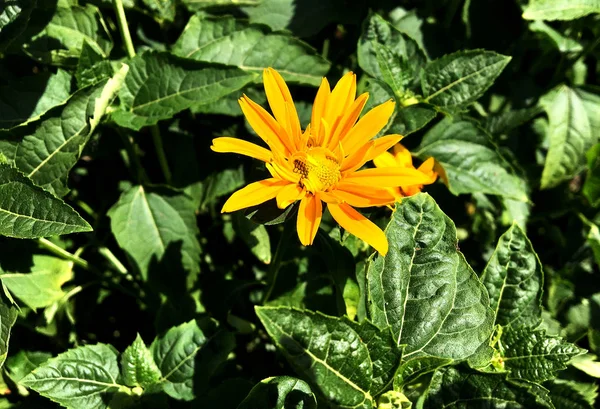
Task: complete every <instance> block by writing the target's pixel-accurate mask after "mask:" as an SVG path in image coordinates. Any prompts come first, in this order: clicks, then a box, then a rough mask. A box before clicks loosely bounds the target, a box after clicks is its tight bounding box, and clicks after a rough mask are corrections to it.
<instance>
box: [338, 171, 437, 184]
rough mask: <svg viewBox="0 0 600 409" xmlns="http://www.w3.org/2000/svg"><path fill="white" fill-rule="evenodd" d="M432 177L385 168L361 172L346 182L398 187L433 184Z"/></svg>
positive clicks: (352, 175) (351, 174)
mask: <svg viewBox="0 0 600 409" xmlns="http://www.w3.org/2000/svg"><path fill="white" fill-rule="evenodd" d="M432 179H433V180H435V178H432V176H429V175H426V174H424V173H423V172H420V171H418V170H416V169H414V168H400V167H385V168H374V169H364V170H359V171H357V172H354V173H350V174H348V175H346V176H345V177H344V180H346V181H348V182H352V183H359V184H361V185H371V186H378V187H397V186H410V185H421V184H429V183H432Z"/></svg>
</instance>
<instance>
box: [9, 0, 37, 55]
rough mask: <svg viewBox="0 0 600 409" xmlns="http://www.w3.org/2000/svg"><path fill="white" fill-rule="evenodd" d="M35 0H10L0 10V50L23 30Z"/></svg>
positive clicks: (35, 3)
mask: <svg viewBox="0 0 600 409" xmlns="http://www.w3.org/2000/svg"><path fill="white" fill-rule="evenodd" d="M36 6H37V0H12V1H11V2H10V3H8V2H6V3H5V5H4V6H3V7H2V9H1V10H0V52H3V51H4V50H5V49H6V48H8V47H9V46H10V44H11V43H12V42H13V41H14V40H15V39H17V38H19V37H20V35H21V33H22V32H23V31H25V29H26V28H27V25H28V24H29V20H30V17H31V13H32V11H33V10H34V9H35V8H36Z"/></svg>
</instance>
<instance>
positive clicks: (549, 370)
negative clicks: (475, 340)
mask: <svg viewBox="0 0 600 409" xmlns="http://www.w3.org/2000/svg"><path fill="white" fill-rule="evenodd" d="M498 347H499V351H500V354H501V356H502V361H503V364H504V369H505V370H507V371H509V375H508V377H509V378H516V379H524V380H527V381H531V382H544V381H547V380H549V379H553V378H555V377H556V372H558V371H560V370H563V369H565V368H566V367H567V363H568V362H569V360H570V359H571V358H573V357H574V356H576V355H580V354H582V353H583V352H584V351H583V350H582V349H580V348H578V347H577V346H575V345H574V344H571V343H569V342H566V341H564V340H563V339H562V338H560V337H550V336H548V335H546V332H545V331H544V330H535V331H532V330H531V329H530V328H527V327H519V328H512V327H509V328H504V331H503V333H502V337H501V338H500V342H499V343H498Z"/></svg>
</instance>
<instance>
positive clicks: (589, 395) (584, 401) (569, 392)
mask: <svg viewBox="0 0 600 409" xmlns="http://www.w3.org/2000/svg"><path fill="white" fill-rule="evenodd" d="M544 386H545V387H547V388H548V390H549V391H550V397H551V398H552V403H554V408H555V409H593V408H594V402H595V400H596V397H597V396H598V385H596V384H589V383H580V382H574V381H566V380H562V379H555V380H553V381H552V382H546V383H545V384H544Z"/></svg>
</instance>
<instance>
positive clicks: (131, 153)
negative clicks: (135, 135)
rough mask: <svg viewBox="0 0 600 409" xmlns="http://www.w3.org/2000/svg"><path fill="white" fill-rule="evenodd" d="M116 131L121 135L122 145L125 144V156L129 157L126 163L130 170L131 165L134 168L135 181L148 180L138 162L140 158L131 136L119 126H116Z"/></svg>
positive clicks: (142, 181)
mask: <svg viewBox="0 0 600 409" xmlns="http://www.w3.org/2000/svg"><path fill="white" fill-rule="evenodd" d="M117 133H118V134H119V136H120V137H121V140H122V141H123V145H124V146H125V150H126V151H127V156H128V157H129V163H127V164H126V165H127V166H128V167H129V169H130V170H131V165H132V164H133V167H134V168H135V175H134V177H135V180H136V182H137V183H144V182H146V181H147V180H148V176H147V175H146V172H145V171H144V168H143V167H142V163H141V162H140V158H139V156H138V154H137V152H136V148H135V145H134V144H133V142H132V141H131V138H130V137H129V136H128V135H126V134H125V132H124V131H123V130H122V129H121V128H117Z"/></svg>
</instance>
